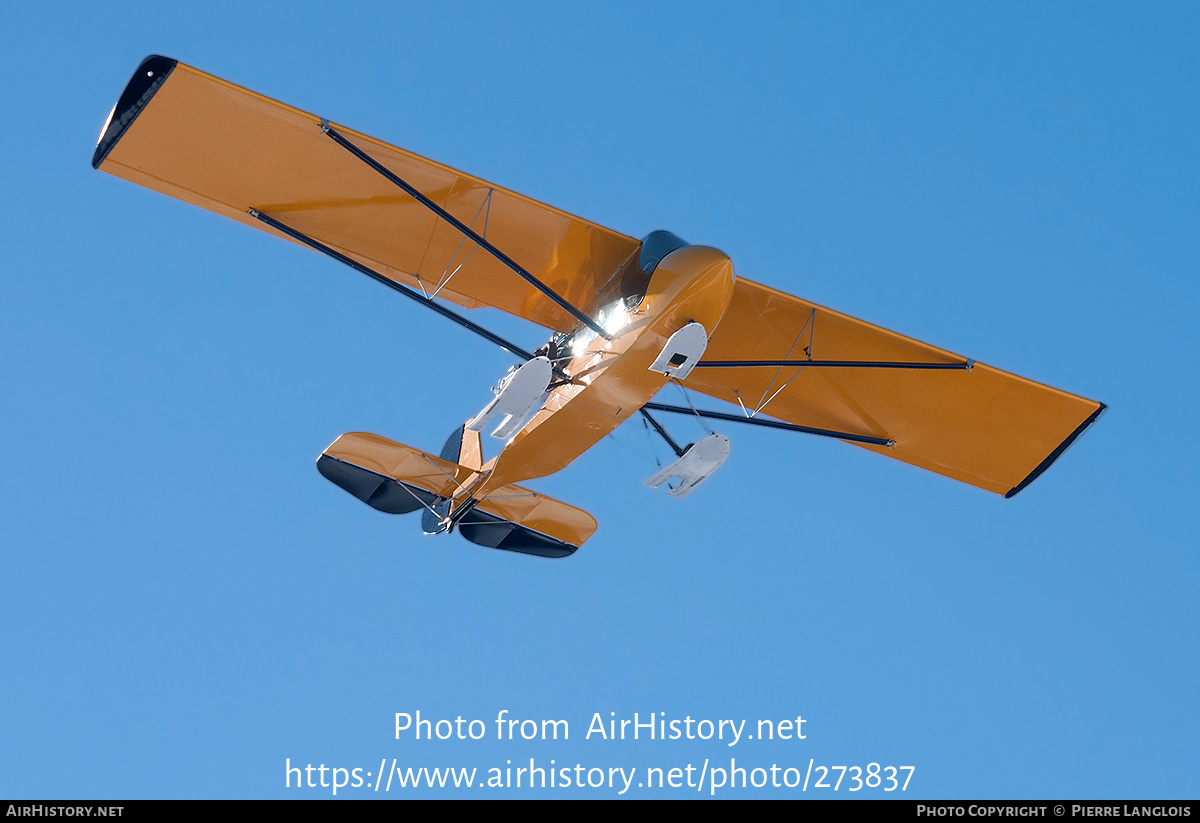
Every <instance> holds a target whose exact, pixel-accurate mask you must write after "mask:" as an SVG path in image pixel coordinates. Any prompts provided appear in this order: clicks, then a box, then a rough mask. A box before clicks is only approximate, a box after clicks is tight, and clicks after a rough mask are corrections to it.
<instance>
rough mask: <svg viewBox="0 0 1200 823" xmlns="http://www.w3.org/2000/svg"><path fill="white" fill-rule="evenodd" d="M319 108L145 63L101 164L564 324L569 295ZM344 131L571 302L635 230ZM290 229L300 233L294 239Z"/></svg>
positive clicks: (476, 299) (409, 278)
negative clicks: (528, 277) (332, 124)
mask: <svg viewBox="0 0 1200 823" xmlns="http://www.w3.org/2000/svg"><path fill="white" fill-rule="evenodd" d="M325 125H328V124H326V123H324V122H323V121H322V119H321V118H320V117H318V116H316V115H313V114H308V113H306V112H303V111H301V110H299V109H296V108H293V107H291V106H288V105H286V104H284V103H280V102H279V101H277V100H272V99H270V98H268V97H264V96H262V95H260V94H256V93H254V92H252V91H249V90H247V89H244V88H241V87H240V86H235V85H233V84H232V83H228V82H226V81H224V80H221V79H219V78H216V77H213V76H212V75H209V74H206V73H204V72H202V71H199V70H197V69H194V68H192V67H190V66H186V65H184V64H182V63H178V62H176V61H174V60H170V59H168V58H163V57H150V58H147V59H146V60H145V61H143V63H142V65H141V66H140V67H139V68H138V71H137V72H136V73H135V75H134V77H133V79H132V80H131V81H130V84H129V86H128V87H127V88H126V90H125V93H124V94H123V95H122V96H121V99H120V101H119V102H118V104H117V106H116V108H115V109H114V111H113V115H112V117H110V119H109V123H108V125H107V126H106V128H105V132H104V134H103V135H102V136H101V140H100V144H99V145H98V146H97V149H96V154H95V156H94V158H93V165H94V166H95V167H96V168H98V169H100V170H102V171H106V172H109V173H111V174H114V175H116V176H118V177H123V178H125V179H127V180H131V181H133V182H135V183H138V184H140V185H143V186H146V187H148V188H151V189H155V190H157V191H160V192H163V193H164V194H168V195H171V196H172V197H176V198H179V199H181V200H185V201H187V202H189V203H193V204H195V205H198V206H201V207H203V208H206V209H209V210H211V211H214V212H217V213H218V214H222V215H224V216H226V217H229V218H230V219H233V220H238V221H240V222H242V223H245V224H247V225H251V226H254V227H256V228H260V229H263V230H265V231H271V232H272V233H277V234H278V232H275V231H273V230H272V229H270V228H267V227H265V226H264V225H263V223H262V222H261V221H260V220H257V219H255V218H254V217H252V216H250V214H249V211H250V210H251V209H254V210H257V211H259V212H261V213H263V214H266V215H268V216H270V217H271V218H273V219H275V220H278V221H280V222H282V223H284V224H286V225H287V226H289V227H291V228H292V229H294V230H296V231H298V232H300V233H302V234H304V235H306V236H308V237H311V238H313V239H315V240H317V241H319V242H320V243H323V244H325V245H326V246H329V247H330V248H332V249H334V250H336V251H338V252H340V253H342V254H344V255H347V256H348V257H350V258H352V259H354V260H356V261H358V262H360V263H362V264H364V265H366V266H369V267H371V268H372V269H374V270H376V271H378V272H380V273H382V274H383V275H384V276H386V277H388V278H391V279H393V280H395V281H396V282H399V283H401V284H403V285H406V286H409V287H411V288H414V289H418V290H420V291H422V292H423V293H425V294H427V295H432V294H435V293H436V294H437V296H439V297H442V298H445V299H446V300H449V301H451V302H453V303H457V304H458V305H460V306H464V307H466V308H476V307H479V306H493V307H495V308H499V309H502V310H504V311H506V312H509V313H511V314H514V315H517V316H518V317H523V318H525V319H527V320H530V321H532V322H534V323H537V324H539V325H542V326H545V327H547V328H552V329H555V330H558V331H564V332H565V331H570V330H571V329H572V328H574V326H575V325H576V324H577V321H576V319H574V318H572V317H571V316H570V315H569V314H568V313H567V312H565V311H564V310H563V309H562V308H561V307H560V306H558V305H555V303H554V302H552V301H551V300H550V299H548V298H547V297H546V295H545V294H542V293H540V292H539V291H538V290H537V289H535V288H533V287H532V286H530V285H529V284H528V283H526V282H525V281H523V280H522V279H521V278H520V277H518V276H517V275H515V274H514V273H513V272H512V271H510V270H509V269H508V268H506V267H505V266H504V265H503V264H502V263H501V262H499V261H497V260H496V259H495V258H494V257H492V256H491V255H489V254H486V253H484V252H482V251H480V249H479V247H478V245H477V244H475V243H473V242H472V241H471V240H470V239H464V236H463V234H462V232H460V231H459V230H457V229H456V228H454V227H453V226H452V225H450V224H449V223H447V222H446V221H445V220H443V219H442V218H440V217H438V216H437V215H436V214H434V213H433V212H432V211H431V210H430V209H429V208H428V207H426V206H425V205H423V204H421V203H419V202H418V201H417V200H416V199H414V198H413V197H412V196H410V195H409V194H407V193H405V192H404V191H402V190H401V189H399V188H397V187H396V186H395V185H393V184H392V183H390V182H389V181H388V180H386V179H384V178H383V177H381V176H380V175H379V173H377V172H376V171H375V170H373V169H371V168H370V167H369V166H367V165H365V164H364V163H363V162H362V161H361V160H360V159H358V158H356V157H355V156H354V155H353V154H351V153H350V152H348V151H347V150H346V149H345V148H344V147H342V146H340V145H339V144H338V143H337V142H335V141H334V140H331V139H329V136H328V134H327V133H326V132H325V131H323V127H324V126H325ZM336 133H337V134H339V135H341V136H342V137H344V138H345V139H346V140H347V141H349V143H351V144H352V145H353V146H354V147H356V148H358V149H360V150H361V151H363V152H364V153H365V154H366V155H368V156H369V157H370V158H371V159H373V160H375V161H376V162H378V163H379V164H380V165H382V166H383V167H385V168H387V169H388V170H390V171H391V172H393V173H394V174H396V175H397V176H399V177H401V178H403V179H404V180H406V181H407V182H408V183H410V184H411V185H412V186H413V187H414V188H415V189H417V190H418V191H419V192H420V193H422V194H423V195H424V196H425V197H427V198H428V199H429V200H430V201H432V202H433V203H435V204H436V205H437V206H439V207H440V208H442V209H445V210H446V211H447V212H448V213H450V214H451V215H452V216H453V217H454V218H456V219H457V220H459V221H461V222H462V223H463V224H464V225H466V226H468V227H470V228H471V229H472V230H473V231H474V232H476V233H477V234H478V235H480V236H481V237H483V238H484V239H485V240H487V241H488V242H490V243H492V244H493V245H495V246H496V247H498V248H501V249H503V250H504V253H505V254H506V255H508V256H509V257H510V258H512V260H514V261H515V262H516V263H517V264H518V265H520V266H521V267H523V268H524V269H525V270H526V271H527V272H529V273H530V274H532V275H533V276H534V277H536V278H538V279H539V280H540V281H541V282H542V283H544V284H545V285H546V286H548V287H549V288H550V289H552V290H553V291H554V292H555V293H557V294H558V295H560V296H561V297H562V298H564V299H565V300H566V301H568V302H569V303H570V304H572V305H574V306H579V307H582V308H583V309H585V310H587V309H590V308H593V303H594V301H595V299H596V296H597V294H598V293H599V292H600V291H601V290H602V289H603V287H604V286H605V285H606V284H607V283H608V282H609V280H610V279H611V278H612V277H613V276H614V274H615V273H616V272H617V271H618V270H620V269H621V267H622V265H623V264H624V263H626V262H627V261H628V260H630V259H631V258H632V257H633V255H634V254H635V253H636V252H637V250H638V247H639V242H638V241H637V240H635V239H633V238H631V237H626V236H625V235H621V234H618V233H616V232H613V231H610V230H608V229H605V228H603V227H602V226H598V225H596V224H594V223H590V222H588V221H586V220H583V219H581V218H579V217H575V216H573V215H570V214H567V213H566V212H563V211H560V210H558V209H556V208H553V207H551V206H547V205H545V204H543V203H539V202H537V201H535V200H531V199H530V198H528V197H524V196H522V195H520V194H517V193H515V192H512V191H509V190H507V189H504V188H501V187H499V186H495V185H492V184H490V183H488V182H486V181H484V180H481V179H479V178H477V177H473V176H471V175H468V174H464V173H462V172H459V171H456V170H454V169H451V168H449V167H447V166H443V165H442V164H440V163H435V162H434V161H432V160H428V159H426V158H424V157H420V156H418V155H416V154H413V153H411V152H408V151H404V150H403V149H399V148H396V147H395V146H391V145H388V144H386V143H383V142H382V141H379V140H376V139H374V138H371V137H368V136H366V135H364V134H361V133H359V132H356V131H354V130H352V129H348V128H345V127H343V126H337V127H336ZM280 236H284V235H280ZM287 239H292V238H287Z"/></svg>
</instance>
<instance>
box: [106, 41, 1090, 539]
mask: <svg viewBox="0 0 1200 823" xmlns="http://www.w3.org/2000/svg"><path fill="white" fill-rule="evenodd" d="M92 166H93V167H94V168H97V169H100V170H101V171H105V172H108V173H110V174H113V175H116V176H118V177H122V178H125V179H127V180H130V181H132V182H134V183H138V184H140V185H142V186H145V187H147V188H150V189H154V190H156V191H159V192H162V193H164V194H168V195H171V196H172V197H176V198H179V199H181V200H184V201H187V202H189V203H193V204H195V205H198V206H201V207H203V208H206V209H209V210H211V211H214V212H216V213H218V214H223V215H225V216H226V217H229V218H230V219H232V220H237V221H239V222H242V223H244V224H246V225H249V226H253V227H255V228H258V229H261V230H263V231H265V232H268V233H270V234H274V235H276V236H278V237H282V238H284V239H286V240H290V241H292V242H294V243H297V244H299V245H302V246H305V247H307V248H310V249H312V250H314V251H317V252H320V253H321V254H324V255H326V256H328V257H331V258H333V259H334V260H337V261H338V262H340V263H343V264H345V265H347V266H349V267H351V268H353V269H355V270H356V271H358V272H360V273H362V274H364V275H366V276H368V277H370V278H372V279H374V280H376V281H377V282H379V283H381V284H383V285H385V286H387V287H389V288H391V289H392V290H394V291H396V292H398V293H399V294H401V295H403V296H404V297H407V298H408V299H410V300H412V301H413V302H415V303H418V304H420V305H422V306H424V307H426V308H429V309H432V310H433V311H435V312H437V313H438V314H440V315H441V316H442V317H444V318H446V319H447V320H450V321H452V322H454V323H457V324H458V325H459V326H461V327H463V328H465V329H467V330H469V331H471V332H473V333H474V334H476V335H478V336H480V337H482V338H483V339H485V340H487V341H489V342H490V343H492V344H494V345H497V346H499V347H501V348H502V349H504V350H506V351H507V352H509V353H510V354H512V355H513V356H514V357H515V358H516V359H517V360H518V361H519V365H514V367H513V368H512V369H511V370H510V372H509V374H507V375H505V376H504V378H503V379H502V380H501V381H500V384H499V386H497V387H496V389H495V390H494V391H495V397H494V398H493V400H492V401H491V402H490V403H489V404H488V405H487V406H486V407H485V408H484V409H483V410H481V411H480V413H479V414H478V415H476V416H475V417H474V418H472V419H471V420H468V421H466V422H465V423H463V424H462V425H460V426H459V427H458V428H456V429H455V430H454V432H453V433H452V434H451V436H450V438H449V439H448V440H447V441H446V443H445V445H444V446H443V447H442V449H441V451H440V452H439V453H438V454H436V455H434V454H429V453H426V452H423V451H420V450H418V449H415V448H412V447H409V446H405V445H402V444H400V443H396V442H393V441H391V440H388V439H386V438H383V437H380V436H379V435H375V434H368V433H364V432H352V433H349V434H344V435H342V436H341V437H339V438H338V439H337V440H335V441H334V442H333V444H331V445H330V446H329V447H328V448H327V449H325V450H324V452H322V454H321V455H320V457H319V458H318V460H317V468H318V470H319V471H320V472H321V473H322V474H323V475H324V476H325V477H326V478H328V479H329V480H331V481H332V482H334V483H335V484H337V485H338V486H340V487H341V488H343V489H344V490H346V491H347V492H349V493H350V494H352V495H354V496H355V497H357V498H358V499H359V500H361V501H363V502H365V503H367V504H368V505H369V506H372V507H373V508H375V509H378V510H380V511H383V512H388V513H393V514H404V513H410V512H417V511H420V512H421V513H422V521H421V522H422V528H423V530H424V531H425V532H426V533H428V534H440V533H447V532H451V531H454V530H457V531H458V533H459V534H461V535H462V536H463V537H464V538H466V539H467V540H469V541H471V542H473V543H476V544H478V545H482V546H488V547H492V548H497V549H507V550H511V551H516V552H524V553H527V554H533V555H540V556H543V557H565V556H567V555H570V554H572V553H573V552H575V551H576V550H577V549H578V548H579V547H580V546H581V545H582V544H583V543H584V541H586V540H587V539H588V538H589V537H590V536H591V535H592V534H593V533H594V532H595V530H596V528H597V524H596V520H595V519H594V518H592V517H591V515H589V514H587V513H586V512H584V511H582V510H580V509H578V508H575V507H574V506H570V505H568V504H566V503H562V502H559V501H557V500H554V499H552V498H549V497H546V496H545V495H542V494H540V493H538V492H535V491H532V490H529V489H527V488H525V487H524V486H521V485H518V484H520V483H524V482H526V481H529V480H533V479H536V478H540V477H545V476H547V475H551V474H553V473H555V472H557V471H559V470H561V469H563V468H565V467H566V466H568V465H569V464H570V463H571V462H572V461H574V460H575V459H576V458H577V457H579V456H580V455H582V454H583V453H584V452H585V451H587V450H588V449H590V448H591V447H592V446H594V445H596V444H597V443H598V442H599V441H600V440H602V439H603V438H604V437H606V436H607V435H609V434H610V433H611V432H613V431H614V430H615V429H616V428H617V427H618V426H620V425H621V424H622V423H624V422H625V421H626V420H629V419H630V418H632V417H634V416H640V417H641V418H642V419H643V420H644V421H645V425H647V426H649V427H652V428H653V430H654V431H655V432H657V434H658V435H659V436H661V437H662V438H663V440H664V441H665V442H666V443H667V445H668V446H670V448H671V449H672V451H673V452H674V453H675V455H676V458H677V459H676V460H675V461H674V462H673V463H671V464H670V465H668V466H666V467H664V468H662V469H661V470H660V471H659V472H657V473H656V474H655V475H654V476H653V477H651V478H650V479H649V480H647V481H646V482H647V484H648V485H650V486H653V487H661V486H663V485H664V484H666V485H667V487H668V489H669V491H670V494H671V495H674V496H676V497H679V496H683V495H685V494H687V493H689V492H691V491H693V490H695V489H696V488H697V487H698V486H699V485H700V484H701V483H702V482H703V481H705V480H706V479H707V478H708V477H710V476H711V475H712V474H713V473H714V472H715V471H716V470H717V468H718V467H719V466H720V465H721V464H722V463H723V462H724V461H725V459H726V457H727V456H728V454H729V440H728V438H727V437H726V436H724V435H722V434H717V433H712V434H709V435H708V436H706V437H704V438H702V439H701V440H699V441H697V442H695V443H692V444H689V445H687V446H680V445H679V444H678V443H677V442H676V441H675V440H674V439H672V438H671V436H670V434H669V433H668V432H667V430H666V429H665V428H664V427H663V426H662V424H661V423H660V422H659V420H658V419H657V418H656V417H655V416H654V415H653V414H652V412H654V413H658V412H663V413H674V414H688V415H693V416H695V417H697V418H699V419H701V420H705V419H714V420H719V421H724V422H734V423H739V424H748V425H757V426H766V427H770V428H775V429H782V430H787V431H793V432H803V433H808V434H812V435H817V436H822V437H832V438H836V439H840V440H843V441H846V442H849V443H852V444H854V445H857V446H859V447H861V448H865V449H869V450H871V451H874V452H876V453H878V454H882V455H885V456H887V457H892V458H895V459H897V460H901V461H903V462H906V463H909V464H911V465H913V466H917V467H919V468H923V469H927V470H929V471H933V472H936V473H938V474H941V475H944V476H946V477H950V478H953V479H955V480H959V481H961V482H964V483H968V484H970V485H972V486H976V487H978V488H981V489H985V490H987V491H989V492H993V493H996V494H1000V495H1003V496H1004V497H1012V496H1013V495H1015V494H1017V493H1018V492H1020V491H1021V490H1022V489H1024V488H1025V487H1026V486H1028V485H1029V484H1030V483H1031V482H1032V481H1033V480H1034V479H1036V478H1037V477H1038V476H1039V475H1041V474H1042V473H1043V472H1044V471H1045V470H1046V469H1047V468H1048V467H1049V466H1050V465H1051V464H1052V463H1053V462H1054V461H1055V460H1057V459H1058V457H1059V456H1060V455H1061V454H1062V453H1063V451H1064V450H1065V449H1066V448H1067V447H1068V446H1069V445H1070V444H1071V443H1072V442H1073V441H1074V440H1075V439H1076V438H1077V437H1078V436H1079V435H1080V434H1081V433H1082V432H1083V431H1084V430H1085V429H1086V428H1087V427H1088V426H1090V425H1091V424H1092V423H1093V422H1094V421H1095V420H1096V418H1097V417H1098V416H1099V415H1100V413H1101V412H1102V411H1103V410H1104V408H1105V406H1104V404H1103V403H1099V402H1097V401H1094V400H1087V399H1085V398H1082V397H1078V396H1075V395H1072V394H1069V393H1067V392H1063V391H1060V390H1058V389H1054V388H1051V387H1049V386H1044V385H1041V384H1039V383H1035V382H1033V381H1030V380H1026V379H1024V378H1021V377H1018V376H1016V375H1013V374H1009V373H1006V372H1003V371H1000V370H999V369H995V368H993V367H991V366H986V365H984V364H982V363H978V362H975V361H974V360H971V359H968V358H965V357H961V356H959V355H956V354H952V353H951V352H948V351H944V350H942V349H939V348H936V347H934V346H930V345H928V344H925V343H922V342H920V341H917V340H913V339H911V338H908V337H904V336H903V335H900V334H897V333H895V332H891V331H888V330H886V329H883V328H880V327H878V326H874V325H871V324H869V323H866V322H864V321H862V320H857V319H855V318H853V317H850V316H848V315H845V314H841V313H839V312H836V311H833V310H831V309H827V308H824V307H822V306H818V305H816V304H814V303H811V302H809V301H807V300H802V299H800V298H797V297H793V296H791V295H788V294H784V293H783V292H780V291H777V290H775V289H772V288H770V287H768V286H765V285H762V284H760V283H756V282H754V281H752V280H748V279H746V278H743V277H740V276H737V275H736V274H735V273H734V267H733V263H732V261H731V260H730V258H729V257H728V256H727V255H725V254H724V253H723V252H721V251H719V250H717V249H714V248H709V247H707V246H700V245H692V244H689V243H687V242H685V241H684V240H683V239H681V238H680V237H678V236H676V235H674V234H672V233H671V232H669V231H654V232H651V233H650V234H648V235H647V236H646V237H644V238H642V239H641V240H637V239H635V238H632V237H628V236H625V235H622V234H620V233H618V232H615V231H611V230H609V229H607V228H605V227H603V226H600V225H597V224H595V223H592V222H590V221H587V220H584V219H582V218H580V217H577V216H575V215H572V214H568V213H566V212H564V211H561V210H559V209H557V208H554V207H553V206H549V205H546V204H544V203H539V202H537V201H535V200H532V199H530V198H528V197H524V196H522V195H520V194H518V193H516V192H513V191H509V190H507V189H504V188H501V187H499V186H496V185H493V184H491V183H488V182H487V181H485V180H482V179H480V178H477V177H474V176H472V175H469V174H465V173H463V172H460V171H457V170H455V169H452V168H450V167H448V166H444V165H442V164H440V163H436V162H434V161H432V160H429V159H426V158H424V157H421V156H419V155H416V154H413V153H412V152H409V151H406V150H404V149H400V148H397V147H395V146H391V145H388V144H387V143H384V142H382V141H380V140H377V139H375V138H372V137H369V136H367V135H365V134H361V133H359V132H356V131H354V130H352V129H350V128H347V127H344V126H342V125H340V124H334V123H333V122H331V121H329V120H327V119H325V118H322V117H319V116H317V115H313V114H309V113H307V112H304V111H301V110H299V109H296V108H293V107H292V106H289V105H286V104H284V103H281V102H279V101H276V100H272V99H270V98H268V97H264V96H263V95H260V94H256V93H255V92H252V91H250V90H248V89H245V88H242V87H240V86H237V85H234V84H232V83H229V82H227V81H225V80H221V79H219V78H217V77H214V76H212V75H210V74H206V73H205V72H203V71H200V70H198V69H195V68H192V67H191V66H187V65H185V64H183V63H180V62H178V61H176V60H173V59H170V58H166V57H160V56H150V57H147V58H146V59H145V60H144V61H142V63H141V65H140V66H138V68H137V70H136V71H135V72H134V75H133V77H132V79H131V80H130V81H129V83H128V85H127V86H126V88H125V90H124V91H123V92H122V94H121V96H120V98H119V99H118V101H117V104H116V106H115V107H114V108H113V110H112V113H111V114H110V115H109V118H108V121H107V122H106V123H105V126H104V128H103V130H102V132H101V136H100V140H99V143H98V144H97V146H96V149H95V153H94V155H93V158H92ZM450 305H455V306H457V307H460V308H463V309H468V310H469V309H474V308H478V307H482V306H492V307H495V308H498V309H501V310H503V311H506V312H509V313H511V314H513V315H516V316H518V317H522V318H524V319H526V320H529V321H532V322H533V323H535V324H538V325H540V326H542V327H544V328H545V329H546V330H547V331H549V332H550V333H551V336H550V339H549V340H548V341H547V342H546V343H545V344H544V345H542V346H541V347H540V348H537V349H534V350H529V349H528V348H527V347H525V346H522V345H520V344H518V343H514V342H512V341H510V340H507V339H505V338H503V337H501V336H500V335H498V334H495V333H493V332H491V331H488V330H487V329H485V328H483V327H481V326H480V325H478V324H477V323H475V322H473V321H472V320H471V319H469V318H468V317H467V316H465V315H464V314H462V313H460V312H459V311H455V310H454V309H452V308H450ZM668 383H674V384H676V385H678V386H679V387H680V388H681V389H683V390H689V391H692V392H698V393H701V394H705V395H708V396H710V397H712V398H716V399H718V400H721V401H725V402H726V403H728V404H730V406H729V408H730V409H731V411H730V412H724V411H719V410H713V409H707V408H697V407H696V406H695V404H693V403H692V401H691V400H690V398H688V396H687V394H686V392H685V394H684V397H685V398H688V399H687V404H686V405H685V406H676V405H670V404H665V403H659V402H655V400H654V398H655V396H656V395H657V394H658V393H659V391H660V390H661V389H663V388H664V387H665V386H667V384H668ZM493 424H495V428H494V430H493V432H492V434H493V436H495V437H497V438H499V439H500V440H502V441H504V442H503V447H502V448H501V449H500V451H499V453H498V454H497V455H496V456H495V457H493V458H492V459H491V460H487V461H485V460H484V459H483V448H482V444H483V438H482V434H483V432H484V431H485V430H486V429H488V428H490V427H491V426H492V425H493Z"/></svg>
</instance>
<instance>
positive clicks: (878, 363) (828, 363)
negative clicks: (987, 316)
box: [695, 360, 975, 371]
mask: <svg viewBox="0 0 1200 823" xmlns="http://www.w3.org/2000/svg"><path fill="white" fill-rule="evenodd" d="M974 365H975V361H974V360H967V361H965V362H963V363H904V362H895V361H885V360H701V361H700V362H699V363H697V364H696V366H695V368H697V369H744V368H753V367H756V366H797V367H799V366H803V367H805V368H810V369H812V368H818V369H819V368H826V369H957V370H959V371H970V370H971V367H972V366H974Z"/></svg>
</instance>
